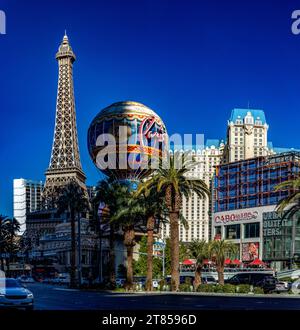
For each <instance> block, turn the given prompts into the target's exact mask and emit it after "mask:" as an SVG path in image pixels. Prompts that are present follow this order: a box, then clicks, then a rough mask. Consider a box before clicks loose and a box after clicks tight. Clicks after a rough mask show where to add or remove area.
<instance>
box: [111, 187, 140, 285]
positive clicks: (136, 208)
mask: <svg viewBox="0 0 300 330" xmlns="http://www.w3.org/2000/svg"><path fill="white" fill-rule="evenodd" d="M114 201H115V202H114V203H116V204H115V206H116V208H115V212H112V209H111V208H110V206H109V210H110V222H111V223H113V224H117V225H119V226H121V228H122V230H123V233H124V241H123V242H124V245H125V247H126V250H127V267H126V268H127V278H126V284H125V285H126V287H127V289H129V290H132V289H133V249H134V246H135V245H136V241H135V226H136V225H137V224H139V223H141V220H142V219H143V215H144V210H143V207H142V206H141V205H139V203H138V199H137V198H136V197H135V196H134V193H133V192H132V190H131V188H130V186H129V185H126V184H121V183H117V182H116V183H114Z"/></svg>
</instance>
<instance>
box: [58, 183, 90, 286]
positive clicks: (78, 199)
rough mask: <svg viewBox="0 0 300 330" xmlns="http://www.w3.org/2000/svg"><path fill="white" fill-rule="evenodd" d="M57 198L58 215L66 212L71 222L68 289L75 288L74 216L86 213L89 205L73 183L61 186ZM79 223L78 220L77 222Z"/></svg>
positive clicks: (81, 190)
mask: <svg viewBox="0 0 300 330" xmlns="http://www.w3.org/2000/svg"><path fill="white" fill-rule="evenodd" d="M58 194H59V195H58V198H57V202H56V204H57V207H58V213H59V214H62V213H64V212H67V214H68V216H69V217H70V222H71V267H70V287H76V286H77V284H76V229H75V222H76V216H80V214H81V213H83V212H87V211H88V209H89V203H88V200H87V197H86V194H85V192H84V191H83V189H82V188H81V187H80V186H79V185H78V184H77V183H76V182H75V181H71V182H70V183H68V184H67V185H66V186H63V187H62V188H61V189H60V191H59V193H58ZM79 221H80V220H79Z"/></svg>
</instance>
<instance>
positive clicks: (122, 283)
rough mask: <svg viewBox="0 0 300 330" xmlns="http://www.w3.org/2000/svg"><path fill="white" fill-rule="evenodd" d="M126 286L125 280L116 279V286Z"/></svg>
mask: <svg viewBox="0 0 300 330" xmlns="http://www.w3.org/2000/svg"><path fill="white" fill-rule="evenodd" d="M124 284H125V278H117V279H116V286H118V287H121V286H123V285H124Z"/></svg>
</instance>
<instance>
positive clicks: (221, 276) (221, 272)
mask: <svg viewBox="0 0 300 330" xmlns="http://www.w3.org/2000/svg"><path fill="white" fill-rule="evenodd" d="M217 273H218V282H219V284H220V285H224V266H218V267H217Z"/></svg>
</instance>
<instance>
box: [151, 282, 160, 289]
mask: <svg viewBox="0 0 300 330" xmlns="http://www.w3.org/2000/svg"><path fill="white" fill-rule="evenodd" d="M152 286H153V288H154V289H157V288H158V287H159V283H158V281H157V280H153V281H152Z"/></svg>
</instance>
